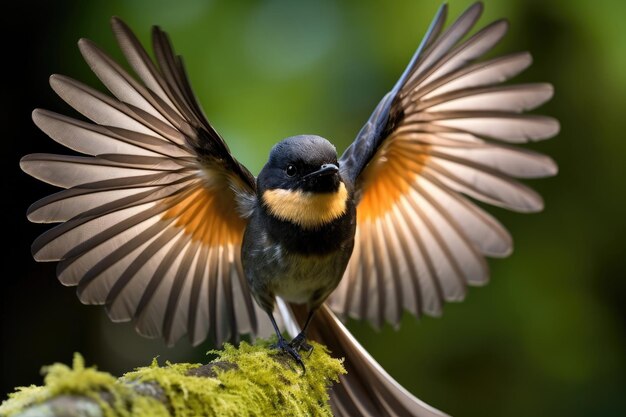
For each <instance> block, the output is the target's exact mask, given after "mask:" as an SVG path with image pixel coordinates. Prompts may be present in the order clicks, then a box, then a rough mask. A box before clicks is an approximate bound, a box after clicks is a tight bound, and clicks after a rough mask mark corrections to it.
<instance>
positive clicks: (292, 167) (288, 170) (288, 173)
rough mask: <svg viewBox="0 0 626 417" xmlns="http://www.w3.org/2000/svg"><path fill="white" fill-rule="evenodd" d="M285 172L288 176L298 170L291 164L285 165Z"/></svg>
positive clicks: (291, 175)
mask: <svg viewBox="0 0 626 417" xmlns="http://www.w3.org/2000/svg"><path fill="white" fill-rule="evenodd" d="M285 172H286V173H287V175H288V176H290V177H293V176H294V175H296V173H297V172H298V170H297V169H296V167H295V166H293V165H287V169H285Z"/></svg>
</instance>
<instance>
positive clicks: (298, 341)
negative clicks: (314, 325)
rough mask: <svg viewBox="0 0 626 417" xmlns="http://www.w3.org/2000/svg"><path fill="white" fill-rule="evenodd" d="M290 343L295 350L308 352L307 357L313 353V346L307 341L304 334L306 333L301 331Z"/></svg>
mask: <svg viewBox="0 0 626 417" xmlns="http://www.w3.org/2000/svg"><path fill="white" fill-rule="evenodd" d="M289 345H290V346H291V347H292V348H294V349H295V350H303V351H305V352H307V353H308V355H307V358H308V357H309V356H311V353H313V346H311V345H309V344H308V343H307V342H306V336H305V335H304V333H300V334H299V335H297V336H296V337H294V338H293V340H292V341H291V342H289Z"/></svg>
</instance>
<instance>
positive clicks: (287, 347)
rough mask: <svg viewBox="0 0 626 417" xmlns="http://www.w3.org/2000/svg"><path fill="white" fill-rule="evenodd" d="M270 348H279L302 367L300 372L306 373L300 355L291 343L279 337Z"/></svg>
mask: <svg viewBox="0 0 626 417" xmlns="http://www.w3.org/2000/svg"><path fill="white" fill-rule="evenodd" d="M271 348H274V349H280V350H282V351H283V352H284V353H286V354H288V355H289V356H291V357H292V358H293V360H295V361H296V363H297V364H298V365H300V367H301V368H302V374H303V375H304V374H305V373H306V367H305V366H304V362H302V357H301V356H300V354H299V353H298V349H297V348H295V347H293V346H292V345H291V343H287V341H286V340H285V339H283V338H282V337H281V338H280V339H278V343H276V344H275V345H272V346H271Z"/></svg>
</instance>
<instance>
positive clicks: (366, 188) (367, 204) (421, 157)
mask: <svg viewBox="0 0 626 417" xmlns="http://www.w3.org/2000/svg"><path fill="white" fill-rule="evenodd" d="M429 148H430V146H429V145H426V144H416V143H412V142H411V141H410V140H408V139H406V138H405V137H403V136H401V135H395V136H391V137H389V138H387V139H386V140H385V141H384V142H383V144H382V146H381V147H380V148H379V149H378V151H377V152H376V154H375V155H374V157H373V158H372V160H371V161H370V163H369V164H368V165H367V167H366V168H365V170H364V171H363V172H362V173H361V181H363V183H362V185H361V189H362V190H363V195H362V197H361V201H360V202H359V205H358V209H357V220H358V222H359V223H362V222H365V221H368V220H374V219H376V218H378V217H380V216H383V215H384V214H385V213H386V212H388V211H389V210H391V209H392V207H393V206H394V204H395V203H396V202H397V201H398V200H399V199H400V197H401V196H402V195H404V194H405V193H407V191H408V190H409V188H411V184H412V183H413V181H414V180H415V178H416V177H417V175H419V173H420V172H421V171H422V169H423V168H424V166H425V165H426V162H427V161H428V158H429V156H428V150H429Z"/></svg>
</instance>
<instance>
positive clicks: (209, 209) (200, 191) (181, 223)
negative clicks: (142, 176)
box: [163, 182, 246, 247]
mask: <svg viewBox="0 0 626 417" xmlns="http://www.w3.org/2000/svg"><path fill="white" fill-rule="evenodd" d="M228 193H230V194H232V193H233V191H232V190H231V189H230V188H229V187H228V186H213V187H207V186H205V185H204V184H202V182H198V183H197V184H196V185H195V186H194V187H192V188H191V189H189V190H188V191H187V195H186V196H185V197H184V198H183V199H182V200H180V201H178V202H173V201H172V199H173V198H176V199H177V200H178V199H179V198H180V197H178V196H172V197H170V198H169V199H166V200H165V201H164V202H163V204H168V203H169V204H173V205H172V206H171V207H170V208H169V209H168V210H167V211H166V212H165V213H164V214H163V219H164V220H168V219H171V218H176V221H175V223H174V224H175V225H176V226H178V227H181V228H182V229H183V230H184V231H185V233H188V234H190V235H191V238H192V239H193V240H196V241H200V242H202V243H203V244H205V245H208V246H211V247H212V246H220V245H227V244H233V245H238V244H241V241H242V239H243V232H244V229H245V226H246V224H245V221H244V219H242V218H241V217H240V216H239V214H238V212H237V207H236V203H235V197H234V196H232V198H225V195H226V194H228Z"/></svg>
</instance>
